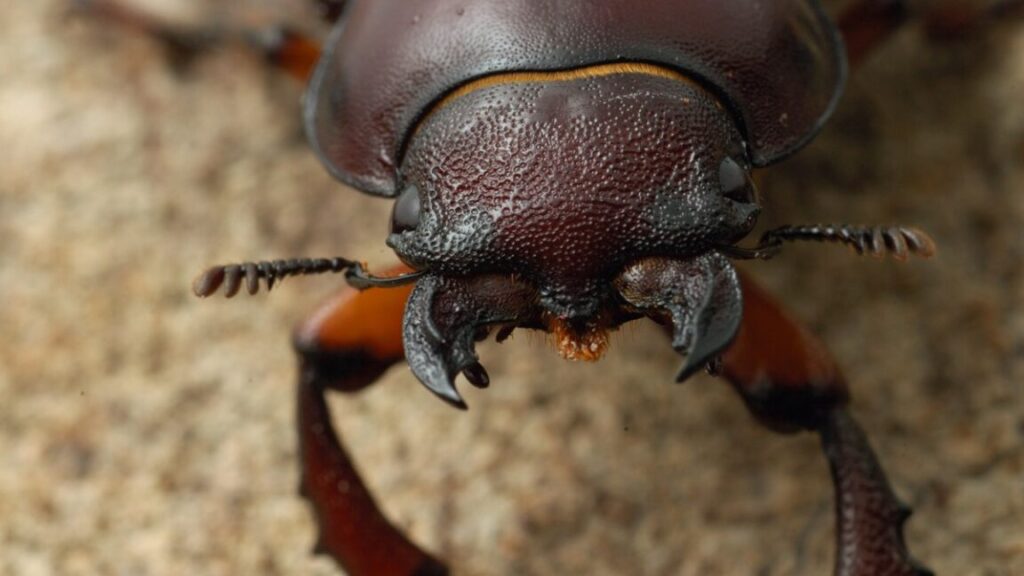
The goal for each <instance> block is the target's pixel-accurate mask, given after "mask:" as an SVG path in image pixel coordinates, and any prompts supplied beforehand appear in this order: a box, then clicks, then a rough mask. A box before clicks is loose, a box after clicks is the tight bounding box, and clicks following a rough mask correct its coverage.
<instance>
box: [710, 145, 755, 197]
mask: <svg viewBox="0 0 1024 576" xmlns="http://www.w3.org/2000/svg"><path fill="white" fill-rule="evenodd" d="M718 182H719V185H720V186H721V188H722V195H723V196H725V197H726V198H728V199H730V200H732V201H733V202H739V203H741V204H755V203H756V202H757V197H756V196H755V194H754V183H753V182H751V180H750V174H748V173H747V170H746V168H744V167H743V166H742V165H741V164H740V163H739V162H737V161H736V160H734V159H732V158H730V157H726V158H725V160H722V164H721V165H720V166H719V167H718Z"/></svg>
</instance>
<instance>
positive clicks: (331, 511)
mask: <svg viewBox="0 0 1024 576" xmlns="http://www.w3.org/2000/svg"><path fill="white" fill-rule="evenodd" d="M410 290H411V287H403V288H395V289H388V290H382V289H371V290H368V291H365V292H355V291H354V290H351V289H347V290H346V291H345V292H343V293H342V294H341V295H340V296H339V297H338V298H335V299H334V300H332V301H330V302H328V303H327V304H326V305H325V306H323V307H321V308H320V309H319V310H317V311H316V313H314V314H313V315H312V316H311V318H310V319H309V320H308V321H306V322H305V323H304V324H302V325H301V326H300V327H299V329H298V331H297V332H296V335H295V348H296V351H297V353H298V355H299V385H298V434H299V449H300V453H301V458H302V494H303V495H304V496H305V497H306V498H307V499H308V500H309V501H310V503H311V504H312V507H313V512H314V514H315V515H316V518H317V523H318V526H319V537H318V541H317V545H316V551H317V552H321V553H325V554H328V555H330V556H331V557H332V558H334V559H335V560H336V561H337V562H338V564H340V565H341V567H342V568H343V569H344V570H345V571H346V573H348V574H350V575H352V576H441V575H444V574H447V573H448V570H447V568H446V567H445V566H444V564H442V563H441V562H439V561H438V560H436V559H434V558H433V557H432V556H430V555H429V554H427V553H426V552H424V551H422V550H421V549H420V548H419V547H417V546H416V545H415V544H413V543H412V542H411V541H410V540H409V539H408V538H407V537H406V536H405V535H404V534H403V533H402V532H401V531H400V530H399V529H397V528H396V527H395V526H394V525H393V524H391V522H389V521H388V519H387V518H386V517H385V516H384V514H383V513H382V512H381V511H380V509H379V508H378V507H377V504H376V503H375V502H374V499H373V497H372V495H371V494H370V492H369V490H368V488H367V487H366V485H365V484H364V483H363V481H362V479H361V478H360V476H359V472H358V471H357V470H356V468H355V466H354V465H353V463H352V460H351V458H350V457H349V455H348V453H347V452H346V451H345V449H344V447H343V446H342V444H341V441H340V440H339V436H338V433H337V431H336V429H335V427H334V426H333V424H332V423H331V414H330V410H329V409H328V406H327V403H326V401H325V398H324V392H325V390H327V389H334V390H339V391H342V392H356V391H359V390H362V389H364V388H366V387H367V386H369V385H370V384H372V383H373V382H374V381H376V380H377V378H378V377H379V376H380V375H381V374H382V373H383V372H384V371H385V370H387V368H388V367H389V366H391V365H392V364H394V363H396V362H398V361H400V360H401V359H402V358H403V353H402V313H403V310H404V307H405V302H406V300H407V299H408V296H409V292H410Z"/></svg>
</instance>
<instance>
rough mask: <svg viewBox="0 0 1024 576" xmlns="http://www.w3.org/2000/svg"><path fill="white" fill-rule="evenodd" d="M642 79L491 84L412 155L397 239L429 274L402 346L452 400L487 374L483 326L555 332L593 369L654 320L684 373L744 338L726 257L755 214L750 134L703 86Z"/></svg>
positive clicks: (438, 111)
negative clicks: (461, 376) (482, 371)
mask: <svg viewBox="0 0 1024 576" xmlns="http://www.w3.org/2000/svg"><path fill="white" fill-rule="evenodd" d="M637 67H638V68H640V69H641V70H642V71H643V72H642V73H640V72H636V73H619V72H621V69H620V68H616V67H615V66H607V67H600V68H602V69H599V70H596V71H592V73H590V74H582V73H579V72H562V73H549V74H532V75H510V76H508V77H507V78H504V79H503V80H502V81H493V80H492V81H488V82H481V83H479V84H480V85H479V86H476V87H475V88H473V89H463V90H462V91H460V92H461V93H458V94H456V95H453V96H450V97H449V98H447V99H446V100H445V101H443V102H441V103H440V104H438V105H437V106H435V107H434V109H433V110H432V111H431V112H430V113H429V114H428V115H427V116H426V117H425V118H424V119H423V120H422V121H421V123H420V125H419V126H418V128H417V130H416V131H415V133H414V134H413V135H412V137H411V138H410V141H409V142H408V143H407V146H406V152H405V156H404V160H403V163H402V182H403V189H402V192H401V193H400V194H399V196H398V198H397V200H396V202H395V208H394V212H393V223H392V234H391V235H390V237H389V239H388V243H389V245H391V246H392V247H393V248H394V249H395V251H396V252H397V253H398V254H399V256H400V257H401V258H402V259H403V260H404V261H405V262H406V263H408V264H409V265H411V266H412V267H414V268H416V269H419V270H424V271H426V272H427V276H428V277H427V278H425V279H423V280H420V283H419V285H418V286H417V289H416V291H415V293H414V296H413V299H412V300H411V301H410V304H409V306H408V308H407V312H406V326H405V329H406V333H405V337H406V352H407V356H408V357H409V360H410V364H411V366H412V368H413V370H414V372H416V373H417V376H419V377H420V379H421V380H423V381H424V382H425V383H426V384H427V385H428V387H430V388H431V389H433V390H434V391H435V392H437V393H439V394H440V395H441V396H442V397H445V398H446V399H448V400H450V401H452V402H454V403H459V401H458V395H457V394H456V393H455V392H454V388H452V387H451V378H452V377H454V375H455V374H457V373H458V372H460V371H466V370H467V369H472V370H478V368H479V365H478V364H477V363H476V357H475V355H474V354H473V352H472V346H471V344H472V339H473V337H474V336H475V335H477V333H478V332H479V330H478V329H479V328H480V327H483V326H488V325H493V324H508V325H514V326H526V327H537V328H544V329H547V330H548V331H550V332H552V333H553V334H554V335H555V342H556V344H557V346H558V348H559V350H560V351H561V352H562V354H563V356H566V357H568V358H572V359H596V358H597V357H599V356H600V354H601V352H603V350H604V347H605V344H606V342H607V331H608V329H610V328H612V327H614V326H617V325H618V324H620V323H622V322H624V321H626V320H629V319H632V318H636V317H639V316H645V315H646V316H651V317H654V318H656V319H658V320H660V321H663V322H666V323H671V324H672V325H673V328H674V331H675V338H674V344H675V346H676V348H677V349H679V350H680V352H682V353H685V354H687V356H688V361H687V366H686V368H685V369H684V371H683V372H682V373H681V377H685V376H688V375H689V374H690V373H691V372H692V371H693V370H694V369H697V368H700V367H702V366H703V365H704V364H705V363H706V362H707V361H708V360H709V359H711V358H713V357H714V356H715V355H716V354H717V353H718V352H719V351H721V349H722V348H724V347H725V346H726V345H727V344H728V343H729V342H730V341H731V339H732V338H733V336H734V335H735V332H736V330H737V329H738V325H739V317H740V311H741V308H742V305H741V296H740V292H739V284H738V280H737V279H736V274H735V271H734V270H733V268H732V265H731V264H730V263H729V262H728V260H727V259H726V258H725V257H724V256H722V255H721V254H719V253H718V252H717V251H716V247H718V246H722V245H731V244H733V243H735V242H737V241H738V240H740V239H741V238H742V237H744V236H745V235H746V234H747V233H748V232H749V231H750V230H751V228H753V226H754V224H755V223H756V218H757V215H758V213H759V207H758V204H757V200H756V196H755V193H754V188H753V184H752V182H751V180H750V177H749V174H748V167H749V161H748V157H747V154H746V148H745V145H744V140H743V136H742V135H741V133H740V132H739V130H738V129H737V127H736V124H735V122H734V121H733V119H732V117H731V115H730V114H729V113H728V112H727V111H726V110H725V109H724V108H723V107H722V106H721V105H720V104H719V102H718V100H717V99H716V98H714V97H713V96H712V95H710V94H709V93H708V92H707V91H705V90H704V89H703V88H701V87H700V86H698V85H697V84H695V83H693V82H691V81H688V80H686V79H685V78H683V77H682V76H680V75H677V74H675V73H670V72H668V71H666V70H661V69H656V68H654V67H653V66H650V67H645V66H644V65H638V66H637ZM651 70H654V71H655V72H656V73H651ZM605 72H607V73H605ZM470 379H471V381H472V380H473V378H470Z"/></svg>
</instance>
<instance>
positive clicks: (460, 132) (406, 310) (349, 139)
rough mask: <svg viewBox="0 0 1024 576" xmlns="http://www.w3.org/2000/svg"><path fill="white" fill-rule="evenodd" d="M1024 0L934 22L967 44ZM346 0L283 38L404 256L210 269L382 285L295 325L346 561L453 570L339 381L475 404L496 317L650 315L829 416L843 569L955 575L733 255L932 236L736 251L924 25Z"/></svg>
mask: <svg viewBox="0 0 1024 576" xmlns="http://www.w3.org/2000/svg"><path fill="white" fill-rule="evenodd" d="M92 4H93V6H95V7H96V8H103V9H106V10H107V11H108V12H109V13H110V14H113V15H116V16H119V17H123V18H124V19H127V20H130V21H136V22H147V21H146V18H145V17H144V16H141V15H138V14H136V13H134V12H132V11H130V10H127V9H124V8H121V7H119V6H118V5H117V4H114V3H111V2H94V3H92ZM346 4H347V5H346ZM1020 4H1021V3H1020V2H1018V1H1005V2H1001V3H995V4H994V8H992V10H993V12H985V11H980V10H979V11H977V12H974V13H971V12H970V11H959V12H956V11H954V12H956V13H955V14H954V15H952V16H951V14H952V13H948V14H947V13H940V12H935V13H930V14H928V15H927V16H928V17H929V18H930V21H931V22H932V23H933V27H934V28H935V29H936V30H937V31H940V32H943V33H950V32H955V31H956V30H957V29H959V28H962V27H967V26H970V25H972V24H974V23H976V22H978V21H980V20H981V19H983V18H984V17H986V16H987V15H989V14H992V13H994V11H998V10H1011V9H1019V8H1020ZM321 5H322V7H323V8H324V14H325V16H326V17H328V18H329V19H331V20H337V24H336V25H335V28H334V31H333V32H332V34H331V36H330V37H329V39H328V40H327V43H326V49H325V50H324V51H323V54H322V56H321V54H320V51H319V48H318V47H317V45H316V44H315V43H313V42H312V41H310V40H308V39H306V38H304V37H301V36H298V35H295V34H290V33H281V34H278V35H273V36H261V37H260V42H261V45H262V47H263V48H264V49H265V50H266V51H267V52H268V54H269V55H270V57H271V59H272V60H273V61H274V62H275V63H277V64H278V65H280V66H282V67H283V68H285V69H287V70H288V71H290V72H291V73H292V74H294V75H295V76H298V77H301V78H305V77H307V76H309V77H311V86H310V90H309V93H308V95H307V102H306V122H307V131H308V134H309V137H310V139H311V141H312V144H313V147H314V149H315V150H316V151H317V153H318V154H319V155H320V157H321V159H322V160H323V162H324V164H325V165H326V167H327V168H328V169H329V170H330V171H331V173H332V174H334V175H335V176H336V177H337V178H338V179H340V180H341V181H343V182H345V183H347V184H350V185H351V186H353V187H355V188H357V189H360V190H362V191H364V192H366V193H369V194H374V195H378V196H383V197H388V198H393V199H395V203H394V210H393V213H392V227H391V234H390V236H389V238H388V245H389V246H391V247H392V248H393V249H394V250H395V252H396V253H397V254H398V256H399V257H400V259H401V260H402V261H403V263H404V265H403V266H399V267H397V268H395V269H394V270H393V271H392V272H391V273H390V274H388V275H385V276H375V275H372V274H370V273H369V272H368V271H367V270H366V269H365V268H364V266H363V265H362V264H360V263H358V262H356V261H352V260H349V259H345V258H333V259H302V260H287V261H274V262H258V263H244V264H238V265H229V266H217V267H214V268H211V269H210V270H208V271H207V272H205V273H204V274H202V275H201V276H200V277H199V278H198V279H197V280H196V283H195V285H194V291H195V292H196V294H197V295H199V296H204V297H205V296H209V295H211V294H213V293H215V292H217V291H218V290H220V289H221V288H223V289H224V291H225V293H226V294H227V295H228V296H232V295H234V294H236V293H237V292H238V291H239V290H240V289H242V288H243V287H244V288H245V289H246V290H247V291H248V292H249V293H256V292H257V291H258V290H259V287H260V284H261V282H262V283H265V284H266V286H267V288H270V287H272V286H273V285H274V283H275V282H276V281H278V280H280V279H282V278H284V277H287V276H290V275H297V274H313V273H321V272H343V273H344V274H345V277H346V279H347V281H348V283H349V284H351V285H352V286H354V287H356V288H359V289H367V288H372V289H371V290H366V291H361V292H356V291H351V290H350V291H346V292H344V293H343V294H342V295H341V296H339V297H338V298H337V299H335V300H333V301H331V302H329V303H328V304H327V305H326V306H324V307H323V308H322V309H320V310H319V311H318V312H317V313H316V314H314V315H313V316H312V317H311V319H310V320H309V321H307V322H306V323H305V324H303V325H302V326H301V327H300V329H299V330H298V331H297V333H296V336H295V340H294V342H295V347H296V350H297V352H298V355H299V360H300V378H299V384H298V402H299V422H298V426H299V438H300V448H301V454H302V470H303V492H304V494H305V495H306V497H307V498H309V500H310V501H311V503H312V505H313V508H314V511H315V513H316V516H317V519H318V522H319V529H320V539H319V543H318V549H319V550H320V551H322V552H325V553H327V554H329V555H330V556H332V557H333V558H334V559H335V560H336V561H337V562H338V563H339V564H340V565H341V566H342V567H343V568H344V569H345V570H346V571H348V572H349V573H351V574H355V575H378V574H396V575H427V574H445V573H447V567H446V566H445V565H444V564H443V563H442V562H441V561H440V560H438V559H435V558H434V557H433V556H431V555H430V554H428V553H426V552H424V551H422V550H421V549H420V548H419V547H418V546H417V545H415V544H414V543H413V542H411V541H410V540H409V539H408V538H407V537H406V536H405V535H404V534H402V532H401V531H399V530H398V529H396V528H395V527H394V526H393V525H392V524H391V523H390V522H389V521H388V520H387V519H386V518H385V517H384V516H383V514H382V513H381V512H380V511H379V510H378V508H377V506H376V504H375V503H374V501H373V499H372V497H371V496H370V494H369V492H368V490H367V489H366V488H365V485H364V484H363V482H362V481H361V479H360V478H359V476H358V474H357V472H356V470H355V468H354V467H353V465H352V463H351V462H350V460H349V457H348V455H347V453H346V452H345V451H344V450H343V448H342V447H341V444H340V442H339V440H338V438H337V434H336V432H335V430H334V428H333V426H332V425H331V422H330V414H329V412H328V409H327V406H326V403H325V401H324V392H325V391H326V390H327V389H334V390H339V391H344V392H354V391H358V390H361V389H364V388H365V387H367V386H369V385H370V384H372V383H373V382H374V380H375V379H376V378H377V377H379V376H380V375H381V373H383V372H384V370H386V369H387V368H388V367H389V366H391V365H393V364H395V363H397V362H398V361H400V360H402V359H403V358H404V359H405V360H407V361H408V363H409V365H410V367H411V369H412V372H413V373H414V374H415V376H416V377H417V378H418V379H419V380H420V381H421V382H422V383H423V384H424V385H426V387H427V388H429V389H430V390H431V391H432V392H433V393H435V394H436V395H438V396H439V397H440V398H442V399H443V400H445V401H446V402H448V403H449V404H452V405H454V406H457V407H460V408H464V407H465V404H464V402H463V400H462V398H461V396H460V394H459V392H458V391H457V390H456V388H455V386H454V379H455V378H456V376H457V375H459V374H462V375H464V376H465V377H466V379H467V380H468V381H469V382H470V383H471V384H473V385H475V386H478V387H486V386H488V385H489V376H488V375H487V372H486V371H485V370H484V368H483V366H481V364H480V363H479V362H478V359H477V356H476V353H475V351H474V342H475V341H477V340H479V339H481V338H482V337H486V336H487V335H488V334H490V333H491V332H492V331H494V332H496V335H497V338H498V340H499V341H500V340H503V339H504V338H506V337H507V336H508V335H509V334H510V333H511V332H512V330H513V329H515V328H530V329H537V330H543V331H546V332H549V333H552V334H553V335H554V342H555V344H556V347H557V348H558V351H559V352H560V353H561V355H562V356H564V357H565V358H568V359H574V360H576V359H581V360H595V359H597V358H599V357H600V356H601V355H602V353H603V352H604V350H605V348H606V346H607V343H608V338H609V333H610V331H612V330H614V329H615V328H617V327H618V326H619V325H621V324H623V323H626V322H629V321H632V320H636V319H639V318H643V317H648V318H651V319H653V320H654V321H656V322H658V323H659V324H661V325H663V326H664V327H665V328H666V331H667V332H669V333H670V335H671V341H672V346H673V347H674V348H675V349H676V350H677V351H678V352H679V353H681V354H682V355H684V356H685V363H684V366H683V368H682V369H681V370H680V371H679V373H678V375H677V380H679V381H682V380H684V379H686V378H687V377H689V376H690V375H692V374H693V373H694V372H696V371H698V370H700V369H701V368H705V367H706V368H707V369H708V370H710V371H712V372H713V373H715V374H718V375H720V376H722V377H724V378H725V379H727V380H729V381H730V382H731V383H732V384H733V386H734V387H735V388H736V390H737V391H738V392H739V393H740V395H741V396H742V398H743V400H744V401H745V402H746V404H747V406H748V408H749V409H750V410H751V411H752V412H753V414H754V415H755V416H756V417H757V418H758V419H759V420H760V421H762V422H763V423H765V424H766V425H768V426H769V427H771V428H773V429H775V430H779V431H787V432H788V431H796V430H812V431H816V432H818V433H820V435H821V438H822V443H823V447H824V450H825V453H826V456H827V458H828V460H829V463H830V466H831V470H832V474H833V478H834V481H835V489H836V506H837V541H838V545H839V550H838V553H837V556H836V564H835V566H836V568H835V573H836V574H837V576H869V575H877V574H906V575H923V574H929V572H928V571H927V570H925V569H924V568H922V567H920V566H919V565H918V564H917V563H916V562H914V561H913V559H912V558H911V557H910V555H909V554H908V552H907V550H906V546H905V545H904V542H903V535H902V527H903V523H904V521H905V520H906V518H907V516H908V515H909V511H908V509H907V508H906V507H904V506H903V505H901V504H900V503H899V502H898V501H897V499H896V498H895V496H894V495H893V493H892V490H891V489H890V487H889V484H888V481H887V480H886V478H885V475H884V473H883V471H882V469H881V467H880V466H879V464H878V462H877V460H876V458H875V457H874V455H873V453H872V451H871V448H870V446H869V445H868V443H867V441H866V439H865V437H864V435H863V433H862V432H861V431H860V429H859V427H858V426H857V424H856V423H855V422H854V420H853V419H852V417H851V416H850V414H849V413H848V412H847V410H846V409H845V406H846V404H847V402H848V391H847V387H846V384H845V382H844V379H843V377H842V375H841V374H840V372H839V370H838V368H837V366H836V364H835V363H834V361H833V360H832V359H831V357H830V356H829V355H828V353H827V352H826V351H825V349H824V348H823V346H822V345H821V344H820V343H819V342H818V341H817V340H815V339H814V338H813V337H812V336H810V335H809V333H808V332H807V331H806V330H805V329H804V328H803V327H802V326H801V325H799V324H798V323H797V322H796V321H795V320H794V319H793V318H792V317H791V316H790V315H789V314H788V313H786V312H785V311H784V310H783V309H782V308H781V307H780V306H779V304H778V303H777V302H776V301H775V300H774V299H772V297H770V296H769V295H768V294H767V293H765V292H764V291H763V290H762V289H760V288H759V287H758V286H757V285H756V284H754V283H753V282H752V281H751V280H750V279H749V278H747V277H746V276H744V275H742V274H739V273H738V272H737V271H736V270H735V268H734V267H733V265H732V264H731V262H730V260H732V259H767V258H770V257H771V256H773V255H774V254H776V253H777V252H778V251H779V250H780V248H781V246H782V244H783V242H785V241H792V240H801V239H811V240H826V241H834V242H840V243H844V244H847V245H849V246H852V247H853V248H854V249H855V250H856V251H857V252H858V253H864V252H868V253H872V254H875V255H882V254H891V255H892V256H894V257H896V258H899V259H905V258H906V257H907V256H908V255H919V256H924V257H927V256H930V255H931V254H932V253H933V252H934V246H933V244H932V241H931V239H930V238H929V237H928V236H927V235H926V234H924V233H923V232H921V231H919V230H917V229H914V228H911V227H903V226H891V227H858V226H849V225H836V226H786V227H782V228H777V229H774V230H770V231H768V232H766V233H765V234H764V235H763V236H762V237H761V240H760V241H759V242H758V243H757V244H756V245H755V246H754V247H751V248H746V247H742V246H740V245H738V243H739V242H740V241H741V240H743V238H744V237H746V236H747V235H748V234H749V233H750V232H751V230H752V229H753V227H754V225H755V224H756V221H757V217H758V214H759V212H760V209H761V206H760V203H759V198H758V194H757V192H756V190H755V187H754V184H753V181H752V179H751V176H750V172H751V170H752V169H754V168H760V167H764V166H768V165H771V164H773V163H776V162H778V161H780V160H782V159H784V158H785V157H786V156H788V155H789V154H791V153H793V152H795V151H797V150H798V149H799V148H801V147H802V146H804V145H805V144H806V143H807V142H808V141H809V140H811V139H812V138H813V137H814V135H815V134H816V133H817V132H818V130H819V129H820V128H821V126H822V125H823V123H824V122H825V121H826V120H827V119H828V117H829V115H830V114H831V112H832V110H833V107H834V106H835V103H836V101H837V99H838V98H839V96H840V94H841V92H842V88H843V84H844V81H845V78H846V74H847V63H848V62H853V63H857V62H859V61H860V60H862V59H863V58H864V57H865V56H866V55H867V54H869V53H870V51H871V50H872V48H873V47H874V46H875V45H877V44H878V43H879V42H881V41H882V40H884V38H885V37H886V36H887V35H888V34H889V33H890V32H892V31H893V30H895V29H896V28H898V27H899V26H900V25H901V24H902V23H903V22H904V21H905V20H906V19H907V17H908V9H907V8H906V6H905V5H904V3H903V2H899V1H894V0H888V1H887V0H854V1H853V2H852V5H851V6H850V7H849V8H848V9H847V10H846V11H845V12H844V13H843V15H842V16H841V17H840V18H839V20H838V26H837V25H835V24H833V22H832V21H831V20H829V18H828V17H827V16H826V15H825V13H824V11H823V10H822V8H821V7H820V6H819V5H818V3H817V2H815V1H813V0H776V1H774V2H754V1H751V0H690V1H686V2H680V1H678V0H645V1H644V2H635V1H634V2H630V1H626V0H606V1H604V2H602V3H595V2H549V3H535V2H529V1H528V0H477V1H475V2H465V1H456V0H425V1H422V2H408V1H406V0H350V1H349V2H347V3H345V2H341V1H322V2H321ZM954 16H955V17H954ZM148 27H150V28H151V29H156V30H159V29H160V27H159V25H158V24H154V25H152V26H148ZM171 36H173V34H171ZM844 41H845V45H844ZM317 61H319V64H316V62H317ZM314 65H315V67H314ZM340 486H344V487H345V488H344V489H340V488H339V487H340Z"/></svg>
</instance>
